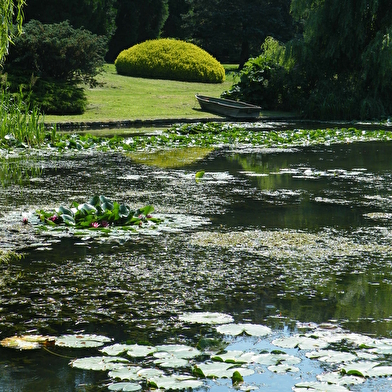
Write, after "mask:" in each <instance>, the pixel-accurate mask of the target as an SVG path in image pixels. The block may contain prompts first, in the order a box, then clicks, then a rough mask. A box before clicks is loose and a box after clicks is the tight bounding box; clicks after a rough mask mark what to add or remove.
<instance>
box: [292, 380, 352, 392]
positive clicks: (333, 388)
mask: <svg viewBox="0 0 392 392" xmlns="http://www.w3.org/2000/svg"><path fill="white" fill-rule="evenodd" d="M304 390H306V391H309V392H313V391H318V392H348V391H349V390H348V389H347V388H345V387H343V386H342V385H336V384H327V383H326V382H316V381H314V382H299V383H298V384H295V387H294V388H293V391H294V392H304Z"/></svg>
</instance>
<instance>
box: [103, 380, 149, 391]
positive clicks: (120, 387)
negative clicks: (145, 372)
mask: <svg viewBox="0 0 392 392" xmlns="http://www.w3.org/2000/svg"><path fill="white" fill-rule="evenodd" d="M108 389H109V391H123V392H132V391H140V390H141V389H142V387H141V386H140V385H139V384H135V383H132V382H117V383H113V384H109V385H108Z"/></svg>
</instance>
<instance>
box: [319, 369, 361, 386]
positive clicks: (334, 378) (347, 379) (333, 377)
mask: <svg viewBox="0 0 392 392" xmlns="http://www.w3.org/2000/svg"><path fill="white" fill-rule="evenodd" d="M316 377H317V380H319V381H321V382H326V383H328V384H337V385H357V384H362V383H364V382H365V379H364V378H363V377H357V376H346V375H342V374H341V373H340V372H329V373H323V374H318V375H317V376H316Z"/></svg>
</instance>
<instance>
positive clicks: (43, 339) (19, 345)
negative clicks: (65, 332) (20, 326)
mask: <svg viewBox="0 0 392 392" xmlns="http://www.w3.org/2000/svg"><path fill="white" fill-rule="evenodd" d="M54 340H55V337H54V336H43V335H23V336H11V337H9V338H5V339H3V340H2V341H1V342H0V344H1V345H2V346H3V347H9V348H15V349H18V350H34V349H38V348H41V347H42V345H44V344H46V343H49V342H53V341H54Z"/></svg>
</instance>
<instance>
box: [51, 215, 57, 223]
mask: <svg viewBox="0 0 392 392" xmlns="http://www.w3.org/2000/svg"><path fill="white" fill-rule="evenodd" d="M49 220H51V221H52V222H54V223H56V222H57V220H58V216H57V215H52V216H51V217H50V218H49Z"/></svg>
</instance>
